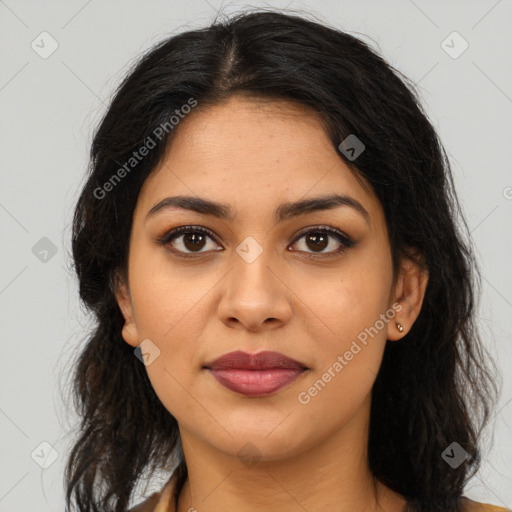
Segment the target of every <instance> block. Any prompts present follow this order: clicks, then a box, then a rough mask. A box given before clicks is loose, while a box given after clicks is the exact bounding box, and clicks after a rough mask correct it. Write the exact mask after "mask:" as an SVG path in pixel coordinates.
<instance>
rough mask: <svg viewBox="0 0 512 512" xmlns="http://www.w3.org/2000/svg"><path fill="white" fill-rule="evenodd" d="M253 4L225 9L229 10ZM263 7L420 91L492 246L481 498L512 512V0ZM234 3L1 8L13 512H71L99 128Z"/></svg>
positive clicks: (0, 268)
mask: <svg viewBox="0 0 512 512" xmlns="http://www.w3.org/2000/svg"><path fill="white" fill-rule="evenodd" d="M247 5H248V4H241V3H235V2H232V3H229V4H228V3H227V2H226V3H225V4H224V5H223V7H222V13H224V14H229V13H231V12H234V11H237V10H239V8H241V7H244V6H245V7H247ZM250 5H252V6H257V7H260V6H272V7H280V8H282V7H285V6H289V7H290V8H291V9H294V10H297V9H304V10H305V11H307V12H310V13H313V14H315V15H317V16H318V17H319V18H320V19H321V20H325V21H328V22H329V23H331V24H333V25H335V26H337V27H339V28H341V29H344V30H347V31H349V32H350V33H352V34H354V35H358V36H359V37H361V38H362V39H364V40H366V41H367V42H369V43H370V44H371V45H372V46H373V47H375V48H377V50H380V51H381V52H382V54H383V55H384V57H385V58H386V59H388V61H390V62H391V63H392V64H393V65H394V66H395V67H397V68H398V69H399V70H400V71H402V72H404V73H405V74H406V75H407V76H409V77H411V78H412V79H413V80H414V81H415V82H416V83H417V84H418V87H419V90H420V94H421V97H422V100H423V103H424V105H425V107H426V109H427V112H428V114H429V116H430V119H431V120H432V122H433V124H434V126H435V127H436V129H437V130H438V132H439V134H440V136H441V139H442V141H443V143H444V145H445V147H446V149H447V151H448V153H449V155H450V160H451V164H452V165H453V171H454V174H455V179H456V186H457V188H458V192H459V194H460V198H461V201H462V205H463V208H464V211H465V214H466V218H467V221H468V224H469V226H470V229H471V232H472V236H473V239H474V242H475V244H476V247H477V254H478V258H479V261H480V264H481V266H482V271H483V287H482V300H481V304H480V311H479V321H480V324H481V326H482V332H483V335H484V339H485V343H486V346H487V347H488V348H489V350H490V351H491V353H492V354H493V355H494V357H495V358H496V360H497V362H498V366H499V368H500V371H501V374H502V376H503V377H502V381H503V387H502V393H501V397H500V400H499V404H498V407H497V408H496V410H495V415H494V418H493V421H492V425H491V428H490V429H489V430H488V434H487V437H486V440H487V445H486V446H485V448H486V451H485V452H484V462H483V465H482V469H481V471H480V472H479V473H478V474H477V475H476V476H475V477H474V478H473V479H472V481H471V482H470V484H469V486H468V488H467V490H466V495H467V496H469V497H471V498H473V499H476V500H479V501H484V502H488V503H494V504H497V505H501V506H507V507H512V442H511V439H512V372H511V367H510V360H511V357H512V321H511V318H512V291H511V290H512V272H511V270H510V266H509V265H510V255H511V253H512V251H511V249H512V239H511V231H510V225H511V222H510V220H511V218H512V174H511V172H510V146H511V141H512V123H510V119H511V117H512V65H511V62H512V59H511V49H512V46H511V43H512V36H511V32H510V26H511V22H512V2H511V1H510V0H499V1H496V0H478V1H467V0H466V1H463V0H461V1H453V0H452V1H429V2H427V1H426V0H414V1H413V0H393V1H387V2H383V1H380V2H378V1H369V0H366V1H361V0H356V1H352V0H351V1H337V2H335V1H329V0H322V1H316V2H313V1H310V2H300V1H299V0H292V1H291V2H290V0H286V1H283V2H280V1H277V0H276V1H273V2H270V3H263V2H253V3H252V4H250ZM220 7H221V2H220V0H188V1H169V0H166V1H152V2H143V1H141V0H139V1H134V0H130V1H126V0H125V1H109V2H107V1H100V0H90V1H83V0H80V1H75V0H73V1H69V0H68V1H66V2H64V1H61V2H56V1H45V2H37V1H28V0H25V1H22V0H0V45H1V48H2V51H1V55H0V59H1V62H0V109H1V115H0V140H1V141H2V143H1V148H2V150H1V167H2V174H1V180H2V181H1V188H0V223H1V227H2V251H1V257H2V260H1V265H0V311H1V312H2V322H1V328H2V357H0V383H1V386H0V393H1V394H0V433H1V437H0V465H1V466H0V511H10V512H21V511H27V510H37V511H41V512H45V511H50V510H52V511H62V510H63V509H64V501H63V489H62V487H63V486H62V470H63V464H64V459H65V454H66V453H67V450H68V449H69V446H70V440H71V434H72V428H73V425H74V424H75V421H76V417H75V415H74V413H73V410H72V409H71V407H70V404H69V403H67V402H66V401H65V400H63V399H62V398H61V390H62V388H64V387H65V384H66V382H67V380H66V376H67V374H68V372H69V370H70V368H71V367H72V365H73V359H72V358H73V356H74V355H75V354H76V351H77V348H78V345H79V343H80V342H81V341H82V340H83V337H84V335H85V332H86V329H87V328H88V326H90V321H89V320H88V318H87V316H86V315H85V314H84V311H82V309H81V308H80V305H79V301H78V294H77V285H76V283H75V281H74V279H73V276H72V275H71V274H70V273H69V268H70V264H71V263H70V258H69V250H70V249H69V248H70V244H69V239H70V221H71V216H72V212H73V207H74V203H75V201H76V199H77V197H78V191H79V189H80V187H81V186H82V184H83V182H84V175H85V171H86V166H87V161H88V160H87V159H88V148H89V144H90V140H91V135H92V132H93V129H94V127H95V125H96V123H97V121H98V120H99V119H100V116H101V115H102V113H103V112H104V110H105V108H106V105H107V103H108V100H109V97H110V95H111V93H112V92H113V90H114V88H115V86H116V85H117V84H118V83H119V80H120V79H121V77H122V76H123V75H124V73H125V72H126V70H127V69H128V66H129V65H130V64H131V63H132V62H133V61H134V59H135V58H136V57H137V56H138V55H139V54H140V52H141V51H143V50H144V49H146V48H148V47H149V46H150V45H152V44H154V43H156V42H157V41H159V40H161V39H163V38H164V37H165V36H167V35H170V34H174V33H177V32H180V31H182V30H186V29H189V28H196V27H201V26H204V25H206V24H209V23H211V22H212V21H213V20H214V18H215V16H216V14H217V11H218V10H219V8H220ZM44 31H46V32H48V33H49V34H50V35H51V37H52V38H53V39H54V40H55V41H56V42H57V44H58V48H57V50H56V51H55V52H54V53H53V54H52V55H50V56H48V57H47V58H42V57H41V56H40V54H39V53H36V51H35V50H34V49H33V48H32V46H31V45H32V42H33V41H35V43H34V45H35V44H39V46H40V47H42V46H43V44H44V48H45V49H46V50H48V49H50V48H51V47H50V39H48V36H40V34H41V33H42V32H44ZM453 31H457V32H458V33H459V34H460V35H461V36H462V37H463V38H464V40H466V41H467V43H468V44H469V47H468V48H467V50H466V51H465V52H464V53H462V54H461V55H460V56H458V57H457V58H453V56H450V55H449V54H448V53H447V52H446V51H445V47H444V46H443V43H442V42H443V41H444V40H445V39H446V38H447V36H449V34H451V33H452V32H453ZM367 36H369V37H371V38H372V39H369V38H368V37H367ZM42 37H46V39H45V40H44V42H43V43H42V42H41V38H42ZM452 39H453V38H452ZM453 41H454V42H453V43H451V42H450V38H449V39H448V40H447V43H445V44H449V45H451V46H453V49H452V52H458V51H460V49H461V48H462V46H461V44H462V41H461V40H457V39H454V40H453ZM42 50H43V48H40V50H39V51H42ZM45 237H46V239H48V240H46V239H44V238H45ZM41 239H44V240H42V241H41ZM49 241H50V242H49ZM52 245H53V246H55V247H54V250H55V251H56V253H55V254H52V252H51V247H52ZM49 247H50V252H48V253H46V254H45V253H44V250H45V249H48V248H49ZM45 259H46V261H44V260H45ZM43 442H46V443H49V445H51V447H53V449H54V450H56V452H57V453H58V458H57V459H56V461H55V462H54V463H53V464H52V465H51V466H49V467H48V468H46V469H42V468H41V467H40V466H39V465H38V464H37V463H36V460H37V455H38V454H39V457H40V458H41V457H42V456H43V455H42V454H43V453H44V454H45V457H47V456H51V453H50V452H49V451H48V450H49V447H48V445H42V447H41V446H40V445H41V443H43ZM34 450H35V452H34ZM41 450H42V451H41ZM33 453H34V458H32V456H31V454H33ZM34 459H35V460H34ZM48 460H50V459H48ZM160 483H161V480H158V481H157V480H154V481H152V482H151V484H150V486H149V487H148V488H147V489H145V490H144V489H141V493H142V492H151V491H152V490H154V489H159V487H160Z"/></svg>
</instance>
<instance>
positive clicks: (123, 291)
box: [114, 273, 140, 347]
mask: <svg viewBox="0 0 512 512" xmlns="http://www.w3.org/2000/svg"><path fill="white" fill-rule="evenodd" d="M114 282H115V285H114V290H115V291H114V294H115V296H116V301H117V305H118V306H119V309H120V310H121V313H122V314H123V317H124V326H123V330H122V336H123V339H124V341H126V343H128V344H129V345H131V346H132V347H138V346H139V344H140V343H139V334H138V331H137V324H136V322H135V316H134V313H133V304H132V301H131V296H130V289H129V287H128V283H127V279H126V277H125V276H123V277H121V276H120V275H119V273H116V274H115V279H114Z"/></svg>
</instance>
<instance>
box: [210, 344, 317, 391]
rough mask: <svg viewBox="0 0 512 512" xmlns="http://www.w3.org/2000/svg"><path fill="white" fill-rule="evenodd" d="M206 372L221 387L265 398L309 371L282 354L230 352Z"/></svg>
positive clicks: (212, 363) (216, 360)
mask: <svg viewBox="0 0 512 512" xmlns="http://www.w3.org/2000/svg"><path fill="white" fill-rule="evenodd" d="M204 368H206V369H208V370H209V372H210V373H211V374H212V375H213V377H215V379H216V380H217V382H218V383H219V384H221V385H222V386H224V387H226V388H228V389H230V390H231V391H235V392H237V393H240V394H243V395H246V396H252V397H257V396H265V395H269V394H272V393H275V392H276V391H278V390H279V389H281V388H283V387H285V386H287V385H289V384H291V383H292V382H293V381H294V380H296V379H297V378H298V377H299V376H301V375H302V374H304V373H305V372H307V371H308V370H309V368H308V367H307V366H306V365H305V364H303V363H301V362H299V361H296V360H294V359H291V358H289V357H287V356H285V355H283V354H280V353H279V352H270V351H265V352H259V353H257V354H248V353H247V352H242V351H240V350H238V351H236V352H229V353H228V354H225V355H223V356H221V357H219V358H218V359H215V360H214V361H212V362H209V363H207V364H205V366H204Z"/></svg>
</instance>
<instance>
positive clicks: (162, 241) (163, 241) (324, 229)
mask: <svg viewBox="0 0 512 512" xmlns="http://www.w3.org/2000/svg"><path fill="white" fill-rule="evenodd" d="M184 233H186V234H190V233H203V234H205V235H208V236H209V237H210V238H211V239H212V240H213V241H215V243H217V244H219V245H220V243H219V241H218V240H217V237H216V236H215V235H214V234H213V233H212V232H211V231H210V230H209V229H206V228H203V227H200V226H180V227H178V228H175V229H172V230H170V231H168V232H167V233H165V234H164V235H163V236H161V237H160V238H158V239H157V243H158V244H159V245H161V246H164V247H167V246H168V245H169V244H170V242H171V241H173V240H174V239H175V238H177V236H178V235H181V234H184ZM311 233H328V234H330V235H334V236H335V237H336V238H337V239H338V241H339V242H340V243H341V244H342V245H341V248H340V249H337V250H335V251H330V252H328V253H313V252H310V253H308V252H305V254H306V256H304V257H305V258H308V259H317V258H325V257H329V256H334V255H337V254H341V253H343V252H345V251H346V250H347V249H349V248H350V247H352V246H353V245H354V243H355V242H354V241H353V240H351V239H350V238H349V237H348V236H346V235H345V234H344V233H342V232H341V231H339V230H338V229H335V228H333V227H331V226H316V227H314V228H312V229H308V230H307V231H303V232H302V233H299V235H298V236H297V237H296V238H295V239H294V241H293V242H292V245H294V244H295V243H297V242H298V241H299V240H300V239H301V238H302V237H304V236H305V235H309V234H311ZM169 250H170V251H171V252H172V253H173V254H176V255H177V256H179V257H183V258H196V257H197V256H196V255H199V254H202V253H205V252H206V251H198V252H189V253H184V252H180V251H176V250H174V249H169ZM298 252H303V253H304V251H298Z"/></svg>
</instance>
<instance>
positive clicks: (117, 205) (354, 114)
mask: <svg viewBox="0 0 512 512" xmlns="http://www.w3.org/2000/svg"><path fill="white" fill-rule="evenodd" d="M235 93H237V94H247V95H249V96H252V97H259V98H261V99H267V100H272V99H285V100H293V101H296V102H299V103H301V104H303V105H306V106H309V107H311V108H312V109H314V111H315V112H317V113H318V116H319V118H320V119H321V120H322V122H323V123H324V126H325V129H326V132H327V133H328V135H329V137H330V138H331V140H332V144H333V146H334V147H335V148H337V151H338V153H339V155H340V158H341V159H344V161H345V162H346V164H347V165H349V166H350V168H351V169H352V171H353V172H354V174H355V176H357V177H358V179H362V178H364V179H365V180H366V182H367V183H369V184H370V186H371V187H372V188H373V190H374V191H375V193H376V195H377V197H378V198H379V200H380V202H381V203H382V206H383V208H384V212H385V217H386V222H387V226H388V230H389V240H390V245H391V250H392V255H393V262H394V268H395V269H396V266H397V264H398V262H399V259H400V257H401V256H402V255H404V254H409V255H410V251H409V252H408V249H409V248H416V249H418V250H419V252H420V254H421V256H422V260H421V261H420V260H418V262H419V263H421V264H423V265H424V266H425V267H426V268H427V269H428V274H429V281H428V286H427V289H426V292H425V297H424V301H423V304H422V308H421V312H420V315H419V317H418V318H417V320H416V322H415V323H414V325H413V326H412V328H411V330H410V332H409V333H408V334H407V336H406V341H405V342H394V343H388V346H387V347H386V350H385V353H384V359H383V362H382V366H381V369H380V372H379V374H378V376H377V378H376V382H375V384H374V387H373V395H372V397H373V398H372V407H371V417H370V430H369V445H368V448H369V450H368V453H369V455H368V456H369V466H370V469H371V472H372V473H373V475H374V476H375V477H376V478H377V479H379V480H380V481H381V482H383V483H384V484H385V485H387V486H388V487H390V488H391V489H393V490H394V491H396V492H398V493H400V494H401V495H403V496H404V497H405V498H406V499H407V500H408V503H409V506H410V509H411V510H415V511H418V512H420V511H427V510H429V511H433V510H436V511H437V510H439V511H441V510H442V511H443V512H446V511H456V510H459V508H460V496H461V494H462V492H463V489H464V485H465V483H466V482H467V481H468V480H469V478H470V477H471V476H473V474H474V473H475V472H476V471H477V469H478V467H479V464H480V462H481V451H480V450H481V449H480V440H481V434H482V430H483V427H484V426H485V425H486V424H487V422H488V420H489V418H490V412H491V408H492V406H493V405H494V401H495V395H496V389H497V387H496V384H495V382H494V381H493V377H492V374H491V372H490V370H489V367H488V365H492V366H493V368H495V365H494V363H493V361H492V360H491V359H490V358H489V356H488V354H487V352H486V350H485V348H484V346H483V345H482V344H481V341H480V340H481V338H480V334H479V332H478V330H477V325H476V322H475V310H476V300H475V298H476V297H477V291H478V292H479V289H480V276H479V271H478V267H477V262H476V260H475V256H474V253H473V248H472V242H471V239H470V237H469V230H468V228H467V225H466V223H465V221H464V218H463V216H462V212H461V208H460V205H459V203H458V200H457V196H456V193H455V190H454V186H453V181H452V176H451V169H450V165H449V160H448V157H447V154H446V152H445V150H444V148H443V146H442V144H441V142H440V141H439V139H438V136H437V134H436V132H435V130H434V128H433V127H432V125H431V123H430V122H429V120H428V118H427V115H426V113H425V112H424V110H423V109H422V106H421V104H420V101H419V99H418V95H417V92H416V90H415V87H414V84H413V83H412V82H410V80H409V79H408V78H407V77H405V76H403V75H402V74H401V73H400V72H399V71H398V70H396V69H394V68H393V67H392V66H390V65H389V64H388V63H387V62H386V61H385V60H384V59H383V58H382V57H380V56H379V55H378V54H377V53H376V51H375V50H372V49H371V48H370V46H369V45H367V44H366V43H365V42H363V41H362V40H361V39H359V38H356V37H354V36H352V35H349V34H347V33H344V32H343V31H340V30H336V29H334V28H331V27H329V26H328V25H327V24H325V23H320V22H317V21H315V20H309V19H306V17H305V16H300V15H296V14H289V13H288V14H287V13H282V12H276V11H273V10H257V11H255V12H246V13H241V14H240V13H239V14H237V15H235V16H233V17H231V18H228V19H225V20H219V21H217V20H216V21H215V22H214V23H213V24H212V25H211V26H209V27H207V28H204V29H198V30H192V31H187V32H184V33H180V34H178V35H174V36H172V37H170V38H167V39H165V40H164V41H162V42H161V43H159V44H157V45H156V46H154V47H153V48H151V49H150V50H149V51H148V52H146V53H145V54H144V55H143V56H142V57H141V58H140V59H139V60H138V61H137V63H136V64H135V65H134V67H133V68H132V69H131V70H130V72H129V73H128V75H127V77H126V78H125V79H124V81H123V82H122V84H121V85H120V86H119V88H118V90H117V92H116V94H115V95H114V98H113V100H112V102H111V104H110V106H109V108H108V110H107V112H106V114H105V116H104V118H103V119H102V121H101V123H100V124H99V127H98V128H97V130H96V132H95V135H94V139H93V142H92V148H91V154H90V157H91V158H90V172H89V174H88V177H87V182H86V183H85V185H84V187H83V189H82V190H81V194H80V197H79V199H78V202H77V205H76V210H75V213H74V218H73V234H72V253H73V260H74V268H75V271H76V274H77V276H78V281H79V292H80V298H81V300H82V301H83V303H84V304H85V306H86V308H87V309H88V310H90V311H91V312H92V313H94V315H95V326H94V329H93V330H92V331H91V333H89V334H88V336H87V343H86V344H85V347H84V348H83V351H82V352H81V354H80V355H79V357H78V358H77V361H76V365H75V367H74V374H73V382H72V394H73V398H74V403H75V407H76V409H77V411H78V413H79V415H80V418H81V422H80V426H79V437H78V439H77V441H76V443H75V444H74V446H73V449H72V451H71V452H70V454H69V459H68V463H67V466H66V473H65V482H66V491H67V492H66V505H67V508H66V510H70V508H68V507H70V505H71V502H72V500H73V499H74V501H75V503H76V504H77V506H78V510H79V511H80V512H85V511H87V512H91V511H102V512H105V511H115V512H122V511H124V510H125V509H126V508H127V506H128V505H129V501H130V499H131V497H132V496H133V492H134V489H135V487H136V484H137V483H138V482H139V480H140V478H141V477H142V475H143V474H144V471H147V470H148V468H149V474H152V472H153V471H155V470H157V469H158V470H169V468H170V467H171V461H174V463H176V464H177V468H176V471H177V473H178V477H179V478H178V482H179V486H181V485H182V484H183V482H184V480H185V479H186V476H187V469H186V465H185V461H184V459H183V454H182V452H181V450H180V439H179V431H178V425H177V421H176V419H175V418H174V417H173V416H172V415H171V414H170V413H169V412H168V411H167V410H166V409H165V407H164V406H163V405H162V403H161V402H160V400H159V399H158V397H157V396H156V394H155V392H154V390H153V388H152V386H151V383H150V381H149V379H148V376H147V373H146V370H145V368H144V365H143V364H141V362H140V361H139V359H138V358H136V357H134V353H133V348H132V347H130V346H129V345H128V344H127V343H126V342H125V341H124V340H123V338H122V336H121V330H122V327H123V324H124V319H123V316H122V314H121V311H120V309H119V307H118V305H117V302H116V300H115V296H114V289H115V285H116V283H117V278H118V277H119V276H126V265H127V258H128V251H129V237H130V231H131V225H132V216H133V212H134V208H135V204H136V202H137V197H138V194H139V191H140V189H141V186H142V184H143V182H144V180H145V179H146V178H147V177H148V175H149V174H150V173H151V171H152V170H153V169H155V167H156V166H157V164H158V163H159V162H160V160H161V158H162V157H163V155H164V152H165V149H166V147H167V146H168V143H169V141H170V140H171V138H172V135H173V130H172V129H170V128H169V122H170V121H169V120H170V119H171V117H172V116H173V115H174V116H175V115H176V110H180V109H182V107H183V105H186V104H188V105H191V104H192V102H196V106H195V107H194V108H197V109H200V108H208V106H209V105H214V104H218V103H219V102H222V101H223V100H225V99H226V98H228V97H229V96H230V95H232V94H235ZM181 111H182V112H183V110H181ZM165 123H167V125H166V124H165ZM161 126H167V129H166V130H163V132H162V130H160V132H162V133H160V132H155V129H157V128H158V127H161ZM178 129H179V126H178ZM155 133H158V134H159V135H160V136H159V137H156V136H155ZM350 134H355V135H356V136H357V137H358V138H359V139H360V140H361V141H363V143H364V144H365V146H366V148H365V151H364V152H363V153H362V154H360V156H359V157H358V158H357V159H356V160H354V161H352V160H351V159H349V158H347V157H346V156H345V153H344V152H342V151H341V150H340V149H339V144H340V142H341V141H343V140H344V139H345V138H346V137H347V136H348V135H350ZM149 139H151V140H152V142H153V143H154V144H155V147H153V148H152V149H151V151H149V152H148V154H147V156H145V157H144V158H143V159H141V160H140V161H138V162H137V164H136V165H134V166H133V168H131V167H130V168H129V170H128V168H127V166H126V165H125V166H124V169H125V171H126V172H124V173H123V172H119V170H120V169H121V168H122V166H123V164H125V163H126V162H128V161H129V160H130V158H131V157H132V154H133V152H134V151H136V150H137V149H139V148H140V147H141V146H142V145H143V144H146V142H147V141H149ZM114 175H116V176H117V177H118V178H119V177H120V176H121V175H122V179H119V180H118V179H117V178H116V180H117V181H114V180H113V176H114ZM107 183H110V185H106V184H107ZM487 359H488V361H487ZM454 441H455V442H457V443H458V444H459V445H460V446H461V447H462V448H463V449H464V450H465V452H467V458H466V459H465V460H464V462H463V463H462V464H460V465H459V466H458V467H456V468H452V467H451V465H449V464H448V463H447V462H446V461H445V460H444V459H443V457H442V453H443V452H444V450H445V449H446V448H447V447H449V446H450V445H451V443H452V442H454ZM173 457H176V458H173Z"/></svg>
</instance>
